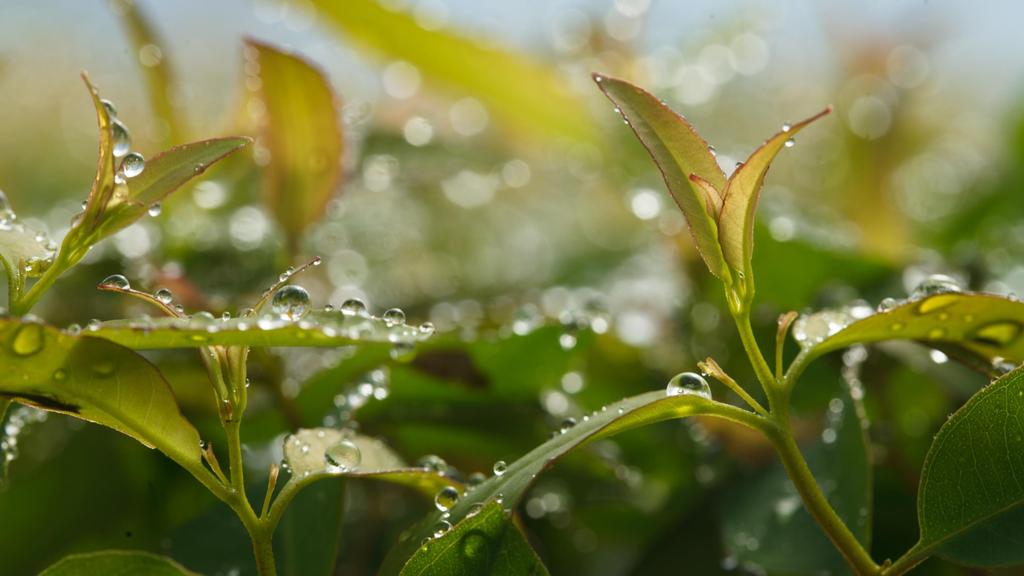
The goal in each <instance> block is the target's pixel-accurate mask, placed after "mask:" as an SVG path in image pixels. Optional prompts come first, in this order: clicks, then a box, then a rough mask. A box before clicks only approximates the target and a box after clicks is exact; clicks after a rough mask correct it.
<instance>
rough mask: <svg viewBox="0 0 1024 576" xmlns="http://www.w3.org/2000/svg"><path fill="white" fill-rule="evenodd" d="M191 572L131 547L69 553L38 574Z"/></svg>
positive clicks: (156, 575) (175, 575)
mask: <svg viewBox="0 0 1024 576" xmlns="http://www.w3.org/2000/svg"><path fill="white" fill-rule="evenodd" d="M138 574H146V575H147V576H192V575H194V574H195V572H190V571H188V570H186V569H185V568H184V567H182V566H181V565H180V564H178V563H177V562H175V561H174V560H171V559H170V558H164V557H163V556H157V555H155V554H150V553H148V552H140V551H135V550H130V551H129V550H108V551H104V552H92V553H89V554H73V555H71V556H68V557H66V558H64V559H62V560H60V561H58V562H57V563H56V564H54V565H53V566H50V567H49V568H47V569H46V570H43V571H42V572H40V573H39V576H135V575H138Z"/></svg>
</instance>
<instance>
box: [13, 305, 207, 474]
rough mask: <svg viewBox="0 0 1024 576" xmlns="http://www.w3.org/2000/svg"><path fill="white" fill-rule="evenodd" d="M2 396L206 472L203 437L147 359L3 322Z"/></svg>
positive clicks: (94, 341)
mask: <svg viewBox="0 0 1024 576" xmlns="http://www.w3.org/2000/svg"><path fill="white" fill-rule="evenodd" d="M0 359H2V363H3V366H4V370H2V371H0V397H5V398H11V399H13V400H15V401H17V402H20V403H22V404H27V405H30V406H35V407H37V408H42V409H44V410H50V411H53V412H60V413H63V414H68V415H70V416H74V417H76V418H81V419H83V420H88V421H90V422H95V423H97V424H102V425H103V426H107V427H109V428H113V429H114V430H117V431H119V432H122V433H124V434H127V435H128V436H131V437H132V438H135V439H136V440H138V441H139V442H142V443H143V444H145V445H146V446H149V447H151V448H153V447H155V448H157V449H159V450H160V451H161V452H163V453H164V454H166V455H167V456H168V457H170V458H171V459H172V460H174V461H176V462H178V463H181V464H183V465H189V466H199V465H200V464H199V462H200V450H199V433H198V432H197V431H196V429H195V428H193V427H192V424H191V423H189V421H188V420H186V419H185V417H184V416H182V414H181V411H180V410H179V408H178V404H177V401H176V400H175V398H174V394H173V393H172V392H171V389H170V386H168V384H167V381H166V380H164V378H163V376H162V375H161V374H160V372H159V371H157V369H156V368H155V367H154V366H153V365H152V364H150V363H149V361H147V360H146V359H145V358H143V357H141V356H139V355H138V354H136V353H134V352H132V351H131V350H128V349H127V348H123V347H121V346H118V345H116V344H113V343H111V342H107V341H105V340H101V339H99V338H92V337H88V336H73V335H71V334H67V333H64V332H61V331H59V330H56V329H54V328H50V327H47V326H43V325H42V324H37V323H31V322H19V321H17V320H11V319H6V320H0Z"/></svg>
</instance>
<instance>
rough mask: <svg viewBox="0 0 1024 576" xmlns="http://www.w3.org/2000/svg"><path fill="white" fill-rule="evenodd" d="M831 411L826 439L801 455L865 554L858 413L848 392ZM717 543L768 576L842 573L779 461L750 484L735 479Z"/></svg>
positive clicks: (865, 480) (863, 440) (865, 488)
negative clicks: (861, 544) (720, 536)
mask: <svg viewBox="0 0 1024 576" xmlns="http://www.w3.org/2000/svg"><path fill="white" fill-rule="evenodd" d="M842 390H843V392H842V393H841V394H840V395H838V396H836V397H835V398H834V399H833V400H832V402H831V403H830V404H829V408H828V412H827V415H826V423H825V432H824V434H828V441H825V440H824V439H823V437H822V436H818V437H817V439H816V441H815V442H814V443H813V444H811V445H810V446H806V447H805V448H804V456H805V458H806V459H807V464H808V466H809V467H810V469H811V471H812V473H813V474H814V478H815V480H817V482H818V485H819V486H822V487H824V489H825V494H826V496H827V497H828V500H829V503H830V504H831V505H832V507H833V509H835V511H836V513H837V514H838V515H839V517H840V518H841V519H842V520H843V522H844V523H845V524H846V525H847V526H848V527H849V528H850V530H851V531H852V532H853V533H854V535H855V536H857V539H858V540H860V541H861V543H863V544H864V545H865V546H866V547H869V548H870V541H871V538H870V531H871V515H870V514H871V512H870V511H871V492H872V490H871V489H872V480H871V475H872V472H871V459H870V454H869V448H870V445H869V443H868V438H867V435H866V426H865V424H866V421H865V420H864V419H862V418H863V410H864V409H863V406H861V405H860V402H859V401H857V400H855V399H854V398H853V397H852V396H851V395H850V393H849V391H848V389H847V388H846V387H843V389H842ZM722 523H723V525H722V531H723V538H724V540H725V543H726V545H727V546H728V548H729V550H730V554H731V555H732V557H734V558H735V559H736V560H738V561H739V562H740V564H746V563H748V562H750V563H752V564H753V565H756V566H759V567H760V569H762V570H763V571H765V572H766V573H768V574H773V575H779V576H783V575H791V576H804V575H807V576H811V575H817V574H821V573H822V572H823V571H827V572H829V573H831V574H848V573H849V567H848V565H847V563H846V560H844V559H843V557H842V555H841V554H839V552H838V551H837V550H836V548H835V546H833V545H832V542H831V541H830V540H829V539H828V537H827V536H826V535H825V533H824V532H823V531H822V529H821V527H820V526H819V525H818V524H817V522H815V520H814V518H812V517H811V515H810V513H808V512H807V509H806V508H805V507H804V504H803V501H802V500H801V498H800V495H799V494H798V493H797V491H796V488H795V487H794V486H793V483H792V482H791V481H790V480H789V476H788V475H787V474H786V470H785V468H784V467H783V466H782V465H781V463H779V462H775V463H773V464H772V465H771V466H770V467H769V469H768V470H767V471H766V472H765V473H764V474H761V475H759V476H758V477H756V478H740V479H739V481H738V482H737V483H736V484H735V485H733V486H731V487H730V488H729V489H728V491H727V494H726V496H725V498H724V503H723V513H722Z"/></svg>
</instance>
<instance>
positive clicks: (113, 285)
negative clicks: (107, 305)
mask: <svg viewBox="0 0 1024 576" xmlns="http://www.w3.org/2000/svg"><path fill="white" fill-rule="evenodd" d="M100 287H101V288H110V289H114V290H128V289H130V288H131V287H132V285H131V283H129V282H128V279H127V278H125V277H124V276H122V275H121V274H111V275H110V276H107V277H106V278H104V279H103V282H100Z"/></svg>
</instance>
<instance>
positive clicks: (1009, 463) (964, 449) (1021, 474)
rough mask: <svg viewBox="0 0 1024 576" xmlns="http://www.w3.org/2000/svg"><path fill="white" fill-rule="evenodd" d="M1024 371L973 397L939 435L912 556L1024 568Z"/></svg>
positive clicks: (927, 468)
mask: <svg viewBox="0 0 1024 576" xmlns="http://www.w3.org/2000/svg"><path fill="white" fill-rule="evenodd" d="M1022 414H1024V368H1018V369H1016V370H1014V371H1012V372H1010V373H1009V374H1007V375H1005V376H1003V377H1002V378H1000V379H999V380H997V381H996V382H994V383H992V384H991V385H989V386H987V387H986V388H984V389H982V390H981V391H980V392H978V393H977V394H975V395H974V396H973V397H972V398H971V399H970V400H969V401H968V402H967V404H965V405H964V406H963V407H962V408H960V410H957V412H956V413H955V414H953V416H952V417H951V418H950V419H949V421H947V422H946V423H945V424H944V425H943V426H942V428H941V429H940V430H939V433H938V435H937V436H936V437H935V441H934V442H933V443H932V447H931V450H929V452H928V456H927V458H926V459H925V463H924V467H923V469H922V471H921V487H920V490H919V491H918V498H917V513H918V522H919V524H920V526H921V539H920V541H919V542H918V544H917V545H916V546H915V547H914V549H913V551H912V552H919V553H925V552H932V553H937V554H939V555H940V556H943V557H945V558H948V559H950V560H953V561H954V562H957V563H961V564H968V565H972V566H1000V565H1007V564H1020V563H1022V562H1024V547H1022V546H1020V535H1021V533H1022V532H1024V484H1022V479H1024V420H1022V418H1021V415H1022Z"/></svg>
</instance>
